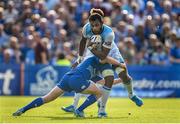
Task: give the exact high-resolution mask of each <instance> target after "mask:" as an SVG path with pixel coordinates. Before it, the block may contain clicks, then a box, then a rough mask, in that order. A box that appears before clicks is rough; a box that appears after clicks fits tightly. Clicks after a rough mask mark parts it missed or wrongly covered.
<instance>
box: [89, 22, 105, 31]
mask: <svg viewBox="0 0 180 124" xmlns="http://www.w3.org/2000/svg"><path fill="white" fill-rule="evenodd" d="M90 24H91V29H92V32H93V33H94V34H99V33H100V32H101V29H102V28H101V27H102V23H101V22H100V21H98V20H96V21H90Z"/></svg>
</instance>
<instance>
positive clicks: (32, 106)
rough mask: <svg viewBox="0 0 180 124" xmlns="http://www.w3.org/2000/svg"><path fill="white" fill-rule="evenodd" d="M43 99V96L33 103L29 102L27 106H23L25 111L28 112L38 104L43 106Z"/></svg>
mask: <svg viewBox="0 0 180 124" xmlns="http://www.w3.org/2000/svg"><path fill="white" fill-rule="evenodd" d="M43 103H44V102H43V99H42V98H41V97H39V98H37V99H35V100H33V101H32V102H31V103H29V104H28V105H26V106H25V107H23V108H22V109H23V113H24V112H26V111H27V110H29V109H31V108H35V107H38V106H41V105H42V104H43Z"/></svg>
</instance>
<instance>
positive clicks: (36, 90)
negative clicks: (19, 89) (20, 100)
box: [24, 65, 70, 95]
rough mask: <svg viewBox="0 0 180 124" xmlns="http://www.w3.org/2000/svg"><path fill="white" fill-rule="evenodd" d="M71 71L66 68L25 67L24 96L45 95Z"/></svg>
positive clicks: (47, 66)
mask: <svg viewBox="0 0 180 124" xmlns="http://www.w3.org/2000/svg"><path fill="white" fill-rule="evenodd" d="M69 70H70V68H69V67H66V66H61V67H60V66H51V65H36V66H33V65H25V71H24V72H25V75H24V77H25V78H24V79H25V81H24V95H45V94H46V93H48V92H49V91H50V90H51V89H52V88H53V87H54V86H55V85H56V84H57V83H58V82H59V81H60V79H61V78H62V76H63V75H64V74H65V73H66V72H67V71H69Z"/></svg>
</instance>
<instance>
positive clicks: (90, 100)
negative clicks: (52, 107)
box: [78, 95, 97, 111]
mask: <svg viewBox="0 0 180 124" xmlns="http://www.w3.org/2000/svg"><path fill="white" fill-rule="evenodd" d="M96 101H97V98H96V96H95V95H90V96H88V97H87V99H86V100H85V101H84V103H83V104H82V105H81V106H80V107H79V108H78V110H79V111H83V110H84V109H85V108H87V107H88V106H90V105H92V104H93V103H95V102H96Z"/></svg>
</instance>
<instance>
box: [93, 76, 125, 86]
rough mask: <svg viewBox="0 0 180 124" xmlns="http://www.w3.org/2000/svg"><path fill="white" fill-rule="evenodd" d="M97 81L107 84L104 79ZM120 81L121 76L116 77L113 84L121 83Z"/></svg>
mask: <svg viewBox="0 0 180 124" xmlns="http://www.w3.org/2000/svg"><path fill="white" fill-rule="evenodd" d="M96 83H98V84H101V85H104V84H105V80H104V79H102V80H99V81H97V82H96ZM119 83H122V80H121V79H120V78H116V79H114V82H113V85H116V84H119Z"/></svg>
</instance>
